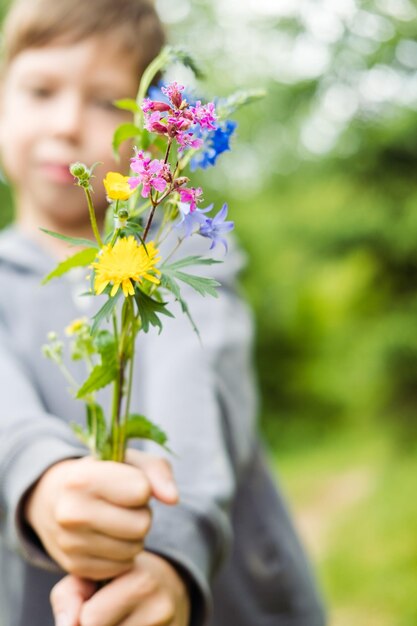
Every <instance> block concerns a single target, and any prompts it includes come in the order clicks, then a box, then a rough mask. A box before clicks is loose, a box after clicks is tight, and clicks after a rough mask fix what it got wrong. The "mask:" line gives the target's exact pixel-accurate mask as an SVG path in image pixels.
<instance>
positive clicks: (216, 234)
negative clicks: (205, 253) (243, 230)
mask: <svg viewBox="0 0 417 626" xmlns="http://www.w3.org/2000/svg"><path fill="white" fill-rule="evenodd" d="M227 209H228V207H227V204H226V203H225V204H224V205H223V206H222V208H221V209H220V211H219V212H218V213H217V215H215V216H214V217H213V218H210V217H205V218H204V222H203V223H202V224H201V225H200V230H199V234H200V235H202V236H203V237H208V238H209V239H211V246H210V250H212V249H213V248H214V246H215V245H216V244H217V243H219V242H220V243H222V244H223V245H224V248H225V250H226V252H227V241H226V239H225V238H224V237H223V234H224V233H228V232H230V231H231V230H233V228H234V222H230V221H229V222H226V221H225V220H226V217H227Z"/></svg>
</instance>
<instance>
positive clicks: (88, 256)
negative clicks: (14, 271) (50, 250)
mask: <svg viewBox="0 0 417 626" xmlns="http://www.w3.org/2000/svg"><path fill="white" fill-rule="evenodd" d="M96 256H97V248H86V249H85V250H81V251H80V252H76V253H75V254H74V255H73V256H70V257H69V258H68V259H66V260H65V261H62V262H61V263H59V265H57V266H56V268H55V269H54V270H53V271H52V272H51V273H50V274H48V276H46V277H45V278H44V279H43V281H42V285H45V284H46V283H48V282H49V281H50V280H51V279H52V278H57V277H58V276H62V275H63V274H66V272H69V270H72V269H73V268H74V267H85V266H86V265H90V263H92V262H93V261H94V259H95V258H96Z"/></svg>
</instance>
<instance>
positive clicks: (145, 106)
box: [142, 98, 171, 113]
mask: <svg viewBox="0 0 417 626" xmlns="http://www.w3.org/2000/svg"><path fill="white" fill-rule="evenodd" d="M170 108H171V107H170V105H169V104H168V103H167V102H159V101H157V100H151V99H150V98H145V99H144V101H143V102H142V111H143V112H144V113H149V112H151V111H161V112H162V113H163V112H165V111H169V110H170Z"/></svg>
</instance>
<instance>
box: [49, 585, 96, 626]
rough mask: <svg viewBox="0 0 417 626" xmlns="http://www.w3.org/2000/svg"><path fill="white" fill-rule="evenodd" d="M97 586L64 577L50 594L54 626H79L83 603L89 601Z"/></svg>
mask: <svg viewBox="0 0 417 626" xmlns="http://www.w3.org/2000/svg"><path fill="white" fill-rule="evenodd" d="M96 589H97V586H96V584H95V583H93V582H92V581H90V580H86V579H84V578H78V577H76V576H65V577H64V578H63V579H62V580H60V581H59V583H57V584H56V585H55V587H53V589H52V591H51V594H50V601H51V605H52V611H53V614H54V619H55V626H79V617H80V615H81V609H82V607H83V604H84V602H86V601H87V600H89V598H91V596H92V595H93V594H94V592H95V591H96Z"/></svg>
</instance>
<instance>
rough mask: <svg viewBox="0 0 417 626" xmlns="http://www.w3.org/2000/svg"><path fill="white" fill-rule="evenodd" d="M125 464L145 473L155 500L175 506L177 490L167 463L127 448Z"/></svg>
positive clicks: (164, 460) (151, 455) (161, 459)
mask: <svg viewBox="0 0 417 626" xmlns="http://www.w3.org/2000/svg"><path fill="white" fill-rule="evenodd" d="M126 462H127V463H129V464H130V465H134V466H135V467H137V468H138V469H141V470H142V471H143V472H144V473H145V475H146V477H147V479H148V480H149V482H150V485H151V489H152V495H153V496H154V497H155V498H157V499H158V500H160V501H161V502H163V503H164V504H177V502H178V499H179V494H178V488H177V485H176V483H175V479H174V475H173V472H172V467H171V464H170V463H169V461H167V460H166V459H163V458H161V457H157V456H154V455H153V454H149V453H147V452H141V451H139V450H134V449H133V448H129V449H128V450H127V451H126Z"/></svg>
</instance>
